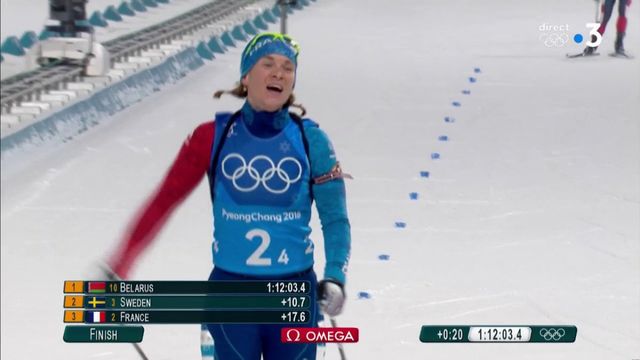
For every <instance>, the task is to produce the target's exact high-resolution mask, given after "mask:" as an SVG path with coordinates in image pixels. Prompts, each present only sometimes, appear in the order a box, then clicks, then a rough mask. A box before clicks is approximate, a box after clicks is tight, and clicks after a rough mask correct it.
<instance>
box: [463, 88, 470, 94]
mask: <svg viewBox="0 0 640 360" xmlns="http://www.w3.org/2000/svg"><path fill="white" fill-rule="evenodd" d="M462 93H463V94H465V95H469V94H471V90H466V89H465V90H462Z"/></svg>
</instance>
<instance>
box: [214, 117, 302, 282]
mask: <svg viewBox="0 0 640 360" xmlns="http://www.w3.org/2000/svg"><path fill="white" fill-rule="evenodd" d="M230 120H231V116H230V114H217V115H216V122H215V124H216V132H215V133H216V139H215V141H214V146H213V149H216V147H217V145H218V143H219V142H220V138H219V137H220V136H222V134H223V132H224V128H225V127H226V125H227V123H228V122H229V121H230ZM213 149H212V151H213ZM212 166H215V167H216V168H215V180H214V182H213V183H210V186H211V187H213V188H212V189H211V190H212V193H213V194H215V200H214V202H213V226H214V233H213V238H214V240H213V245H212V250H213V261H214V263H215V265H216V266H218V267H220V268H222V269H224V270H227V271H230V272H234V273H239V274H247V275H253V276H270V275H286V274H291V273H295V272H298V271H301V270H305V269H308V268H310V267H311V266H313V242H312V241H311V239H310V238H309V234H310V233H311V228H310V227H309V220H310V218H311V196H310V192H309V191H310V176H311V175H310V165H309V161H308V159H307V155H306V152H305V149H304V144H303V141H302V134H301V132H300V128H299V127H298V125H297V124H296V123H295V122H294V121H289V122H288V124H287V125H286V126H285V127H284V129H282V131H280V132H279V133H278V134H277V135H275V136H273V137H271V138H260V137H256V136H254V135H252V134H251V133H250V132H249V130H248V129H247V127H246V125H245V123H244V121H243V120H242V118H241V115H239V116H237V118H236V119H235V121H233V124H232V125H231V127H230V129H229V132H228V134H227V138H226V140H225V142H224V144H223V146H222V148H221V150H220V153H219V157H218V163H217V164H212Z"/></svg>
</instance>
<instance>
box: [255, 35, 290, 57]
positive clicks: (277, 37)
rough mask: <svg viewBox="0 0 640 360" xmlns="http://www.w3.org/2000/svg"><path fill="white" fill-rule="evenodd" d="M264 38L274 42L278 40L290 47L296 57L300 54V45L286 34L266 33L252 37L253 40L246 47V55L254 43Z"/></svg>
mask: <svg viewBox="0 0 640 360" xmlns="http://www.w3.org/2000/svg"><path fill="white" fill-rule="evenodd" d="M264 38H271V39H274V40H280V41H282V42H284V43H286V44H288V45H290V46H291V47H292V48H293V50H294V51H295V54H296V56H298V54H299V53H300V45H299V44H298V42H297V41H295V40H294V39H293V38H292V37H291V36H289V35H287V34H281V33H277V32H266V33H262V34H259V35H256V37H254V38H253V40H251V42H250V43H249V45H248V46H247V51H246V53H247V54H248V53H249V52H250V51H251V49H253V47H254V46H255V45H256V43H257V42H258V41H259V40H260V39H264Z"/></svg>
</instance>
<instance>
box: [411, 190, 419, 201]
mask: <svg viewBox="0 0 640 360" xmlns="http://www.w3.org/2000/svg"><path fill="white" fill-rule="evenodd" d="M409 199H411V200H418V193H417V192H412V193H409Z"/></svg>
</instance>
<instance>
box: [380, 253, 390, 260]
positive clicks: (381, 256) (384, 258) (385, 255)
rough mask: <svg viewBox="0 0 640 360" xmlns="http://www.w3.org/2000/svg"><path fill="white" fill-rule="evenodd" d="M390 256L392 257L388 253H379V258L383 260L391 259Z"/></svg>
mask: <svg viewBox="0 0 640 360" xmlns="http://www.w3.org/2000/svg"><path fill="white" fill-rule="evenodd" d="M389 258H390V256H389V255H387V254H380V255H378V259H380V260H383V261H386V260H389Z"/></svg>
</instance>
